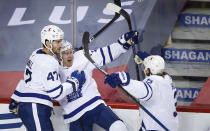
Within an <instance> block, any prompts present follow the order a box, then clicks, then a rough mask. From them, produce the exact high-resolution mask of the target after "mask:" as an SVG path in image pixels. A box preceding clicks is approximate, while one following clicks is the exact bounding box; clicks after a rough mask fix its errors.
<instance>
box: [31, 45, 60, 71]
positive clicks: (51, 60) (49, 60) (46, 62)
mask: <svg viewBox="0 0 210 131" xmlns="http://www.w3.org/2000/svg"><path fill="white" fill-rule="evenodd" d="M32 55H34V58H33V59H34V61H35V62H36V63H37V64H39V65H40V66H47V67H49V66H54V65H56V66H58V65H59V63H58V61H57V60H56V58H55V57H54V56H50V55H48V54H46V53H44V52H43V51H42V49H37V50H35V51H34V52H33V53H32Z"/></svg>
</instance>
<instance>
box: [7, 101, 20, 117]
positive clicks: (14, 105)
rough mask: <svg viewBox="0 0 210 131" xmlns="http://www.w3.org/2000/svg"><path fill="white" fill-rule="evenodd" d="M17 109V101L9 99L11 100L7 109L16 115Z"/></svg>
mask: <svg viewBox="0 0 210 131" xmlns="http://www.w3.org/2000/svg"><path fill="white" fill-rule="evenodd" d="M18 109H19V104H18V102H17V101H15V100H13V99H11V102H10V104H9V111H10V112H12V113H13V114H15V115H17V114H18Z"/></svg>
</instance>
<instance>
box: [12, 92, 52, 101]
mask: <svg viewBox="0 0 210 131" xmlns="http://www.w3.org/2000/svg"><path fill="white" fill-rule="evenodd" d="M14 94H15V95H17V96H19V97H35V98H40V99H45V100H48V101H50V102H51V98H50V97H49V96H47V95H43V94H38V93H21V92H19V91H16V90H15V92H14Z"/></svg>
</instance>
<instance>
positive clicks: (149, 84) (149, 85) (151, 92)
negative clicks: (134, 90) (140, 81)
mask: <svg viewBox="0 0 210 131" xmlns="http://www.w3.org/2000/svg"><path fill="white" fill-rule="evenodd" d="M145 84H146V85H148V86H149V88H150V90H151V95H150V97H149V98H148V99H147V101H148V100H149V99H150V98H151V97H152V95H153V91H152V87H151V86H150V84H149V83H147V82H146V83H145Z"/></svg>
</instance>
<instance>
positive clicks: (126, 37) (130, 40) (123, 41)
mask: <svg viewBox="0 0 210 131" xmlns="http://www.w3.org/2000/svg"><path fill="white" fill-rule="evenodd" d="M138 36H139V32H137V31H131V32H127V33H125V34H123V35H122V36H121V37H120V38H119V39H118V43H119V44H120V45H122V46H123V48H124V49H127V50H128V49H129V48H130V46H132V45H135V44H138V43H139V38H138Z"/></svg>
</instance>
